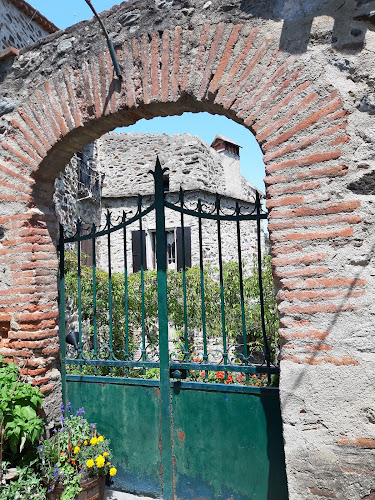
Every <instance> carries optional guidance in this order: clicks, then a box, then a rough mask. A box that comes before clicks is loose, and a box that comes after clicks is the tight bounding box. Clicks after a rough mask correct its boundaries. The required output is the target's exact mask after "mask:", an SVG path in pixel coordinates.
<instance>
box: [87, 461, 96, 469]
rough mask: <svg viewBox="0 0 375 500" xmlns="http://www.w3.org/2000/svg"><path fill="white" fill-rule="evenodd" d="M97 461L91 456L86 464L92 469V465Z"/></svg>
mask: <svg viewBox="0 0 375 500" xmlns="http://www.w3.org/2000/svg"><path fill="white" fill-rule="evenodd" d="M94 465H95V463H94V460H93V459H92V458H90V460H87V462H86V466H87V467H88V468H89V469H90V468H91V467H94Z"/></svg>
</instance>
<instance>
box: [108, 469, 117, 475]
mask: <svg viewBox="0 0 375 500" xmlns="http://www.w3.org/2000/svg"><path fill="white" fill-rule="evenodd" d="M116 473H117V469H116V468H115V467H112V469H110V471H109V475H110V476H115V475H116Z"/></svg>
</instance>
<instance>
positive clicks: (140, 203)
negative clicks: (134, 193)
mask: <svg viewBox="0 0 375 500" xmlns="http://www.w3.org/2000/svg"><path fill="white" fill-rule="evenodd" d="M138 211H139V213H141V212H142V196H140V195H139V196H138ZM139 237H140V245H141V295H142V305H141V307H142V349H141V353H142V361H146V319H145V278H144V267H145V262H144V259H143V248H144V247H143V245H144V242H143V226H142V217H140V218H139ZM145 373H146V370H145V369H143V374H145Z"/></svg>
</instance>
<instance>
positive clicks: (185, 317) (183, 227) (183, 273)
mask: <svg viewBox="0 0 375 500" xmlns="http://www.w3.org/2000/svg"><path fill="white" fill-rule="evenodd" d="M179 200H180V204H181V208H184V192H183V190H182V188H181V187H180V192H179ZM164 202H165V198H164ZM180 215H181V240H182V241H181V246H182V290H183V292H182V293H183V297H184V339H185V350H184V361H188V360H189V337H188V317H187V301H186V294H187V289H186V256H185V221H184V212H181V214H180Z"/></svg>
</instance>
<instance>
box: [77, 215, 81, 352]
mask: <svg viewBox="0 0 375 500" xmlns="http://www.w3.org/2000/svg"><path fill="white" fill-rule="evenodd" d="M81 231H82V225H81V222H78V223H77V232H78V234H81ZM77 260H78V262H77V265H78V336H79V347H78V356H80V355H81V353H82V301H81V292H82V283H81V242H80V241H77Z"/></svg>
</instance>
